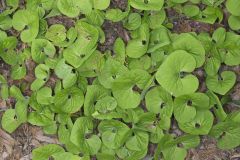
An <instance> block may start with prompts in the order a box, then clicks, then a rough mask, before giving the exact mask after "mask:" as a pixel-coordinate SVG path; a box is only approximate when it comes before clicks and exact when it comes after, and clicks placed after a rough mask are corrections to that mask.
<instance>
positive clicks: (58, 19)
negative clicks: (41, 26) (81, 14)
mask: <svg viewBox="0 0 240 160" xmlns="http://www.w3.org/2000/svg"><path fill="white" fill-rule="evenodd" d="M47 23H48V26H51V25H53V24H62V25H64V26H65V27H67V28H71V27H73V26H74V24H75V20H73V19H71V18H69V17H67V16H63V15H61V16H54V17H50V18H48V19H47Z"/></svg>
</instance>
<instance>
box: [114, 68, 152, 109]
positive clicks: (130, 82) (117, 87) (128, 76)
mask: <svg viewBox="0 0 240 160" xmlns="http://www.w3.org/2000/svg"><path fill="white" fill-rule="evenodd" d="M150 78H151V77H150V75H149V74H148V73H147V72H146V71H144V70H140V69H135V70H131V71H128V72H125V73H124V74H122V75H121V76H119V77H118V78H116V79H115V80H114V82H113V87H112V90H113V96H114V97H115V99H116V100H117V102H118V105H119V107H121V108H123V109H128V108H136V107H137V106H138V105H139V104H140V101H141V95H140V93H138V92H137V91H135V90H134V86H135V85H136V86H137V87H138V88H139V89H143V88H144V87H146V85H147V83H148V82H149V80H150Z"/></svg>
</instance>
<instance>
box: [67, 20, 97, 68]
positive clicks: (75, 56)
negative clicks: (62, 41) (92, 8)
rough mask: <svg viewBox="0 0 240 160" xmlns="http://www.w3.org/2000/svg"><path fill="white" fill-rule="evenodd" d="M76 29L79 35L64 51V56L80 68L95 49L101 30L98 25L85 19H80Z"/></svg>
mask: <svg viewBox="0 0 240 160" xmlns="http://www.w3.org/2000/svg"><path fill="white" fill-rule="evenodd" d="M76 29H77V31H78V34H79V36H78V38H77V40H76V41H75V43H73V44H72V45H70V46H69V47H68V48H67V49H65V50H64V51H63V57H64V59H65V60H66V61H67V62H68V63H69V64H71V65H72V66H73V67H75V68H78V67H80V66H81V65H82V64H83V63H84V62H85V61H86V60H87V59H88V58H89V57H90V56H91V54H92V53H93V52H94V51H95V49H96V44H97V41H98V38H99V31H98V29H97V28H96V27H94V26H93V25H90V24H88V23H86V22H84V21H78V22H77V23H76Z"/></svg>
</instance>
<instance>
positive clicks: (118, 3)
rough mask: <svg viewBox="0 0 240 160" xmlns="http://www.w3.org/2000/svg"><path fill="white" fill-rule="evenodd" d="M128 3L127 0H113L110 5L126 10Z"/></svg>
mask: <svg viewBox="0 0 240 160" xmlns="http://www.w3.org/2000/svg"><path fill="white" fill-rule="evenodd" d="M127 5H128V1H127V0H111V4H110V7H111V8H119V9H121V10H125V9H126V8H127Z"/></svg>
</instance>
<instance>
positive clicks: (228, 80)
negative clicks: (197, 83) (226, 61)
mask: <svg viewBox="0 0 240 160" xmlns="http://www.w3.org/2000/svg"><path fill="white" fill-rule="evenodd" d="M235 82H236V75H235V73H234V72H232V71H224V72H222V73H221V75H215V76H208V77H207V79H206V84H207V87H208V89H209V90H211V91H213V92H215V93H218V94H221V95H225V94H226V93H227V92H228V91H229V90H230V89H231V88H232V87H233V86H234V84H235Z"/></svg>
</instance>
